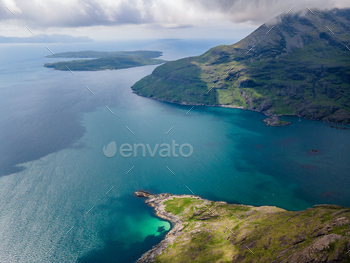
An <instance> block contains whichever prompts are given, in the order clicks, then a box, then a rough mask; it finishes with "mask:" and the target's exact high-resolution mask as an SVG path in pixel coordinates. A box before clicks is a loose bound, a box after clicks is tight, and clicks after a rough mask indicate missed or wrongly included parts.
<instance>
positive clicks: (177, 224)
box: [134, 191, 201, 263]
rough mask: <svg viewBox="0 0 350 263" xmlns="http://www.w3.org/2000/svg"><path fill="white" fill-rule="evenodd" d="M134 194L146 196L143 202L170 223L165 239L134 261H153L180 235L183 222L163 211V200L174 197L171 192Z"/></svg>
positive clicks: (141, 196)
mask: <svg viewBox="0 0 350 263" xmlns="http://www.w3.org/2000/svg"><path fill="white" fill-rule="evenodd" d="M134 195H135V196H137V197H140V198H147V199H146V200H145V203H146V204H148V205H149V206H151V207H153V208H154V209H155V211H156V215H157V216H158V217H160V218H162V219H165V220H167V221H169V222H170V223H171V225H172V229H171V230H170V231H169V233H168V234H167V235H166V237H165V239H164V240H163V241H162V242H160V243H159V244H158V245H156V246H154V247H153V248H152V249H151V250H149V251H147V252H146V253H145V254H143V255H142V257H141V258H140V259H139V260H137V261H136V262H137V263H149V262H153V261H154V259H155V257H156V256H157V255H160V254H161V253H162V252H163V251H164V249H166V248H167V246H168V245H169V244H172V243H173V241H174V240H175V239H176V238H177V237H178V236H180V235H181V231H182V229H183V228H184V226H183V223H184V222H183V221H181V219H180V218H179V217H178V216H176V215H174V214H172V213H168V212H166V211H165V205H164V202H165V201H167V200H169V199H172V198H173V197H175V196H174V195H172V194H158V195H152V194H150V193H148V192H145V191H137V192H135V193H134ZM176 197H177V198H181V197H183V198H186V197H191V198H197V199H201V198H200V197H198V196H193V195H176Z"/></svg>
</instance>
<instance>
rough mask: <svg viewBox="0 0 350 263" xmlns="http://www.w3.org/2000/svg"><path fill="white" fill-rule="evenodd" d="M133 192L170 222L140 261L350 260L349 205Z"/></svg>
mask: <svg viewBox="0 0 350 263" xmlns="http://www.w3.org/2000/svg"><path fill="white" fill-rule="evenodd" d="M135 195H136V196H138V197H142V198H146V201H145V202H146V203H147V204H148V205H150V206H152V207H154V209H155V211H156V215H157V216H159V217H161V218H163V219H165V220H168V221H170V222H171V223H172V229H171V231H170V232H169V233H168V234H167V236H166V238H165V240H163V241H162V242H161V243H160V244H158V245H156V246H155V247H154V248H153V249H152V250H150V251H148V252H147V253H145V254H144V255H143V256H142V257H141V258H140V259H139V260H138V261H137V262H138V263H148V262H169V263H170V262H266V263H271V262H275V263H277V262H285V263H287V262H289V263H297V262H298V263H300V262H303V263H306V262H350V255H349V254H350V253H347V252H348V251H349V250H350V208H345V207H340V206H336V205H317V206H314V207H313V208H309V209H306V210H304V211H298V212H291V211H286V210H284V209H281V208H277V207H274V206H261V207H255V206H249V205H236V204H228V203H226V202H213V201H210V200H205V199H202V198H200V197H199V196H194V195H172V194H159V195H152V194H149V193H147V192H144V191H138V192H135Z"/></svg>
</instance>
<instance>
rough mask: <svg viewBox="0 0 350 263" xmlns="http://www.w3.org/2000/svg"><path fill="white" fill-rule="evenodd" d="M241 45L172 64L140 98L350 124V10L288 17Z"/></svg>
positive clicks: (144, 85)
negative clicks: (234, 108)
mask: <svg viewBox="0 0 350 263" xmlns="http://www.w3.org/2000/svg"><path fill="white" fill-rule="evenodd" d="M275 21H276V22H274V23H272V24H264V25H262V26H260V27H259V28H258V29H257V30H255V31H254V32H253V33H252V34H250V35H249V36H247V37H246V38H244V39H243V40H241V41H239V42H238V43H236V44H234V45H225V46H224V45H222V46H217V47H215V48H212V49H210V50H209V51H207V52H206V53H205V54H203V55H201V56H197V57H190V58H184V59H180V60H177V61H171V62H168V63H165V64H163V65H161V66H159V67H157V68H156V69H155V70H154V71H153V73H152V75H149V76H147V77H145V78H143V79H142V80H140V81H139V82H137V83H136V84H135V85H134V86H133V87H132V89H133V90H134V91H135V93H137V94H139V95H142V96H146V97H151V98H154V99H157V100H162V101H168V102H173V103H179V104H186V105H208V106H210V105H215V106H226V107H240V108H245V109H249V110H255V111H259V112H263V113H265V114H266V115H284V114H285V115H286V114H290V115H297V116H300V117H303V118H307V119H312V120H321V121H325V122H332V123H342V124H350V34H349V32H350V9H333V10H328V11H324V10H322V11H320V10H312V11H309V10H307V9H305V12H303V13H301V12H300V13H297V14H292V13H289V14H287V15H281V16H279V17H277V18H276V19H275Z"/></svg>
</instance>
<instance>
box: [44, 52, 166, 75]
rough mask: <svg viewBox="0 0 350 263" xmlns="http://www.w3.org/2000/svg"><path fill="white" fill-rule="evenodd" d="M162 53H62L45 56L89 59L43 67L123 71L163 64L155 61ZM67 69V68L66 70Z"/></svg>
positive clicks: (162, 61) (158, 60)
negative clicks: (124, 69)
mask: <svg viewBox="0 0 350 263" xmlns="http://www.w3.org/2000/svg"><path fill="white" fill-rule="evenodd" d="M161 55H162V52H159V51H146V50H141V51H116V52H99V51H79V52H64V53H57V54H54V55H50V56H47V57H48V58H89V59H78V60H72V61H60V62H54V63H46V64H44V67H48V68H54V69H56V70H68V68H69V69H70V70H73V71H74V70H79V71H96V70H108V69H109V70H112V69H123V68H131V67H138V66H145V65H157V64H161V63H164V62H165V61H164V60H161V59H155V58H157V57H160V56H161ZM67 67H68V68H67Z"/></svg>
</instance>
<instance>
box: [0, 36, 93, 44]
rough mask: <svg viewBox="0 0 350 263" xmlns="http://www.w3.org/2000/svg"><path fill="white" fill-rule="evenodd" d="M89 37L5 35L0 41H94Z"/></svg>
mask: <svg viewBox="0 0 350 263" xmlns="http://www.w3.org/2000/svg"><path fill="white" fill-rule="evenodd" d="M93 41H94V40H92V39H91V38H89V37H73V36H70V35H60V34H53V35H46V34H40V35H35V36H30V37H4V36H0V43H76V42H93Z"/></svg>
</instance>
